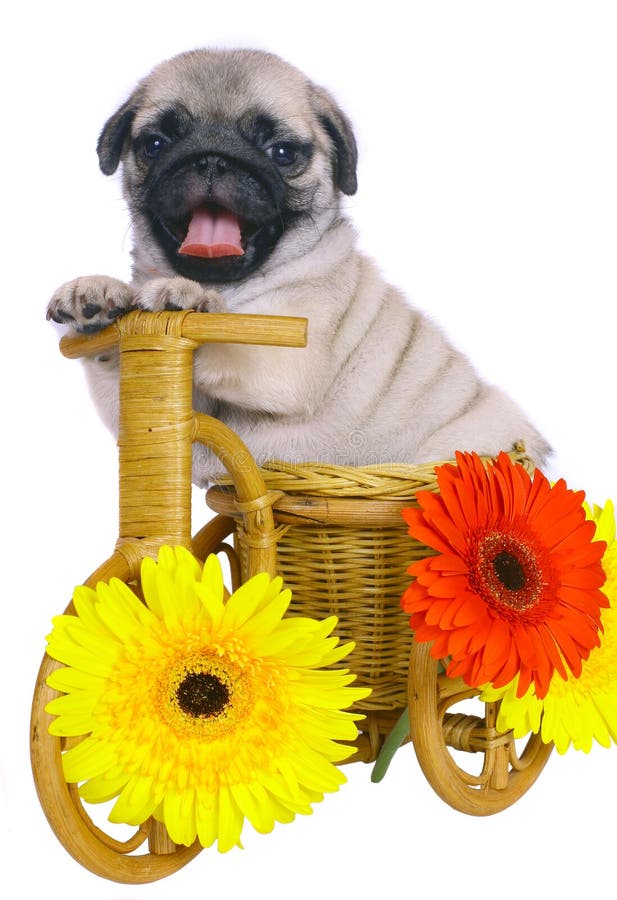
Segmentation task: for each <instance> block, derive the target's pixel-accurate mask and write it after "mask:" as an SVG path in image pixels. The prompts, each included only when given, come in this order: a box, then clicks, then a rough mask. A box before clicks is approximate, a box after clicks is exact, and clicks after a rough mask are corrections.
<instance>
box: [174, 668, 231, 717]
mask: <svg viewBox="0 0 617 900" xmlns="http://www.w3.org/2000/svg"><path fill="white" fill-rule="evenodd" d="M176 697H177V700H178V705H179V707H180V709H181V710H182V711H183V712H185V713H187V715H189V716H194V717H195V718H198V717H199V716H204V717H205V718H210V717H211V716H218V715H219V714H220V713H222V712H223V710H224V709H225V707H226V706H227V704H228V703H229V698H230V695H229V689H228V688H227V685H225V684H223V682H222V681H221V679H220V678H217V676H216V675H212V674H211V673H210V672H189V673H188V674H187V676H186V677H185V678H184V680H183V681H182V682H181V683H180V685H179V686H178V688H177V690H176Z"/></svg>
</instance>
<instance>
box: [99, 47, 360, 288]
mask: <svg viewBox="0 0 617 900" xmlns="http://www.w3.org/2000/svg"><path fill="white" fill-rule="evenodd" d="M97 149H98V154H99V162H100V166H101V169H102V171H103V172H104V173H105V174H107V175H110V174H112V173H113V172H115V171H116V169H117V167H118V165H119V164H120V162H122V164H123V178H124V190H125V196H126V198H127V201H128V203H129V206H130V208H131V213H132V217H133V222H134V225H135V229H136V236H137V240H138V242H139V243H140V245H142V249H143V245H144V244H145V245H146V246H148V247H152V249H153V250H154V251H155V255H160V254H161V253H162V254H163V256H164V258H165V259H166V261H167V263H168V264H169V265H170V266H171V268H172V269H173V271H174V272H177V273H178V274H180V275H183V276H185V277H187V278H192V279H194V280H196V281H200V282H202V283H223V282H231V281H238V280H241V279H243V278H246V277H247V276H249V275H250V274H252V273H253V272H254V271H255V270H257V269H258V268H259V267H260V266H261V265H262V264H263V263H264V262H265V260H266V259H268V257H269V256H270V255H271V254H272V253H273V251H274V250H275V249H278V250H279V251H282V252H283V255H284V258H292V256H293V255H294V253H295V252H296V250H298V249H299V248H298V246H297V245H298V241H297V235H298V234H299V231H300V230H301V227H302V226H303V225H306V224H307V223H311V225H312V227H314V228H316V229H317V230H321V228H320V223H322V227H323V224H324V223H327V222H329V221H331V220H332V218H334V217H335V215H336V214H337V211H338V207H339V199H340V193H341V192H342V193H345V194H353V193H354V192H355V190H356V160H357V153H356V144H355V141H354V137H353V134H352V131H351V128H350V125H349V123H348V121H347V119H346V118H345V116H344V114H343V113H342V112H341V110H340V109H339V108H338V107H337V106H336V104H335V103H334V101H333V100H332V98H331V97H330V96H329V95H328V94H327V92H326V91H324V90H322V89H321V88H318V87H316V86H315V85H313V84H311V82H310V81H308V79H307V78H306V77H305V76H304V75H302V73H300V72H299V71H298V70H297V69H295V68H293V67H292V66H289V65H287V64H286V63H284V62H283V61H282V60H281V59H279V58H278V57H276V56H273V55H271V54H268V53H262V52H259V51H246V50H239V51H219V50H196V51H193V52H190V53H184V54H182V55H180V56H178V57H175V58H174V59H172V60H169V61H168V62H165V63H162V64H161V65H159V66H158V67H157V68H156V69H154V71H153V72H152V73H151V74H150V75H149V76H148V77H147V78H145V79H144V80H143V81H142V82H141V83H140V84H139V85H138V86H137V88H136V89H135V91H134V93H133V94H132V96H131V97H130V98H129V99H128V100H127V102H126V103H125V104H124V105H123V106H121V107H120V109H119V110H118V111H117V112H116V113H115V114H114V115H113V116H112V117H111V118H110V119H109V121H108V122H107V124H106V125H105V127H104V128H103V131H102V133H101V136H100V138H99V143H98V148H97ZM294 236H296V237H294Z"/></svg>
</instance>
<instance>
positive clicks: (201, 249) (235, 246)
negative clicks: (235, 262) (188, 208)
mask: <svg viewBox="0 0 617 900" xmlns="http://www.w3.org/2000/svg"><path fill="white" fill-rule="evenodd" d="M240 240H241V236H240V223H239V221H238V218H237V217H236V216H235V215H234V214H233V213H232V212H229V211H228V210H224V209H216V208H215V207H211V206H200V207H198V208H197V209H196V210H195V211H194V213H193V216H192V218H191V221H190V223H189V229H188V231H187V233H186V237H185V238H184V241H183V243H182V246H181V247H180V249H179V250H178V253H185V254H186V255H187V256H205V257H207V258H208V259H213V258H214V257H217V256H242V255H243V254H244V250H243V249H242V245H241V243H240Z"/></svg>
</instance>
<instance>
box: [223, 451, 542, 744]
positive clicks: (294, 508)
mask: <svg viewBox="0 0 617 900" xmlns="http://www.w3.org/2000/svg"><path fill="white" fill-rule="evenodd" d="M510 455H511V457H512V458H513V459H515V460H516V461H518V462H520V463H522V464H523V465H524V467H525V468H526V469H528V470H529V471H531V470H532V469H533V463H532V460H531V459H530V458H529V457H527V456H526V455H525V452H524V450H523V448H520V447H519V448H517V450H516V451H514V452H513V453H512V454H510ZM437 465H439V463H431V464H430V465H422V466H410V465H404V466H403V465H383V466H369V467H365V468H348V467H342V466H330V465H319V464H309V463H307V464H301V465H289V464H287V463H283V462H272V463H268V464H266V465H265V466H264V467H263V468H262V470H261V473H262V475H263V478H264V481H265V483H266V485H267V487H268V489H269V491H270V492H273V493H274V497H271V499H270V502H271V503H272V508H273V511H274V519H275V523H276V524H277V525H278V526H279V527H278V532H277V569H278V572H279V574H280V575H281V576H282V577H283V579H284V581H285V584H286V585H287V587H289V588H291V590H292V593H293V600H292V605H291V607H290V612H291V613H292V614H298V615H305V616H311V617H313V618H316V619H323V618H325V617H327V616H330V615H335V616H337V617H338V620H339V621H338V625H337V629H336V631H335V633H336V634H337V635H338V636H339V637H340V638H341V639H342V640H353V641H354V642H355V644H356V647H355V649H354V651H353V652H352V653H351V654H350V655H349V656H348V657H347V659H346V660H345V662H344V666H345V667H349V668H350V669H351V671H353V672H354V673H355V674H356V675H357V682H356V684H358V685H362V686H367V687H370V688H371V691H372V693H371V695H370V696H369V697H368V698H367V699H366V700H363V701H361V702H360V703H358V704H357V707H356V709H358V710H359V711H360V710H361V711H362V712H364V713H367V722H366V728H367V729H369V730H373V731H375V732H376V733H375V738H376V743H377V744H378V743H380V740H379V735H381V736H383V735H384V734H387V733H388V732H389V730H390V728H391V727H392V724H393V723H394V721H396V719H397V718H398V716H399V714H400V712H401V710H403V709H404V707H405V706H406V705H407V682H408V675H409V655H410V651H411V645H412V641H413V634H412V632H411V630H410V629H409V626H408V618H407V615H406V614H405V613H404V612H403V611H402V609H401V606H400V601H401V596H402V594H403V592H404V590H405V588H406V587H407V586H408V585H409V575H408V572H407V570H408V568H409V566H410V564H411V563H412V562H413V561H414V560H416V559H420V558H422V557H424V556H427V555H428V554H429V553H431V551H430V550H429V549H428V548H427V547H426V546H425V545H423V544H421V543H419V542H418V541H415V540H413V539H412V538H411V537H410V536H409V534H408V531H407V526H406V524H405V522H404V521H403V518H402V516H401V510H402V509H404V508H405V507H408V506H414V505H417V500H416V497H417V494H418V493H419V492H420V491H434V492H435V491H437V480H436V476H435V467H436V466H437ZM207 499H208V504H209V506H210V507H211V508H212V509H214V510H215V511H217V512H219V513H222V514H224V515H227V516H232V517H233V518H234V519H235V520H236V522H237V526H236V529H237V530H236V540H235V543H236V549H237V551H238V554H239V557H240V568H241V570H242V572H243V573H244V563H243V558H244V556H245V554H246V545H245V543H244V535H243V531H242V527H241V525H240V516H239V510H238V507H237V505H236V501H235V497H234V494H233V492H232V490H231V489H230V487H229V486H227V485H225V484H223V483H222V482H221V483H220V484H219V485H217V486H216V487H214V488H211V489H210V491H209V492H208V495H207Z"/></svg>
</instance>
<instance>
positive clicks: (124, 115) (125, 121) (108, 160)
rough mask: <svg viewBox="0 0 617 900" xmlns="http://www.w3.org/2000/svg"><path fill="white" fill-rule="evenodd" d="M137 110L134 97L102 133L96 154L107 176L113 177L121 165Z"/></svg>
mask: <svg viewBox="0 0 617 900" xmlns="http://www.w3.org/2000/svg"><path fill="white" fill-rule="evenodd" d="M136 110H137V103H136V98H135V95H133V96H132V97H130V98H129V99H128V100H127V101H126V103H123V104H122V106H121V107H120V109H118V110H117V111H116V112H115V113H114V114H113V116H111V118H110V119H108V120H107V122H106V123H105V126H104V128H103V130H102V131H101V134H100V136H99V140H98V143H97V145H96V152H97V153H98V156H99V166H100V167H101V171H102V172H103V174H105V175H113V173H114V172H115V171H116V169H117V168H118V166H119V164H120V158H121V156H122V151H123V149H124V144H125V141H126V139H127V137H128V134H129V130H130V128H131V124H132V122H133V119H134V118H135V112H136Z"/></svg>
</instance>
